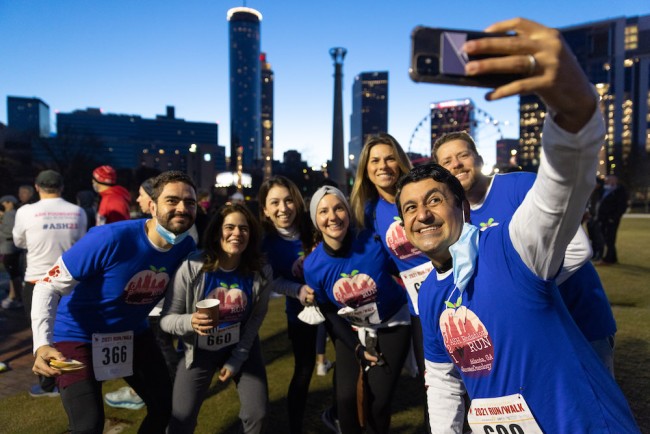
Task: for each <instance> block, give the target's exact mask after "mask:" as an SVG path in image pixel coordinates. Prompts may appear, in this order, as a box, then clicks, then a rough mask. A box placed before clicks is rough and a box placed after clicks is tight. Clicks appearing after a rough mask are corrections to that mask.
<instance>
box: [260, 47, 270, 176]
mask: <svg viewBox="0 0 650 434" xmlns="http://www.w3.org/2000/svg"><path fill="white" fill-rule="evenodd" d="M260 63H261V65H262V155H263V157H264V179H267V178H269V177H270V176H271V172H272V168H273V70H272V69H271V64H270V63H268V62H267V61H266V53H262V55H261V57H260Z"/></svg>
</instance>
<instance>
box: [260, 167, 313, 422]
mask: <svg viewBox="0 0 650 434" xmlns="http://www.w3.org/2000/svg"><path fill="white" fill-rule="evenodd" d="M258 198H259V206H260V221H261V222H262V226H263V227H264V230H265V237H264V241H263V243H262V250H263V251H264V253H266V256H267V258H268V261H269V264H270V265H271V267H272V268H273V277H274V278H275V281H274V282H273V289H274V290H275V292H277V293H279V294H284V295H286V304H285V311H286V314H287V330H288V334H289V339H290V340H291V349H292V351H293V359H294V368H293V376H292V377H291V382H290V383H289V391H288V393H287V407H288V415H289V432H290V433H292V434H299V433H302V430H303V429H302V428H303V419H304V415H305V408H306V405H307V394H308V392H309V383H310V381H311V377H312V373H313V371H314V366H315V363H316V334H317V328H318V326H316V325H311V324H306V323H304V322H302V321H301V320H300V319H298V314H299V313H300V312H301V311H302V309H303V306H304V305H307V304H310V303H312V302H313V299H314V295H313V291H312V290H311V288H309V286H307V285H306V284H305V279H304V276H303V259H304V258H305V254H307V253H309V252H310V251H311V250H312V248H313V242H314V233H313V229H312V226H311V224H310V222H309V219H308V217H307V213H306V212H305V202H304V201H303V199H302V196H301V195H300V190H298V187H296V185H295V184H294V183H293V182H292V181H290V180H289V179H287V178H285V177H283V176H273V177H271V178H269V179H267V180H266V181H264V182H263V183H262V186H261V187H260V190H259V194H258Z"/></svg>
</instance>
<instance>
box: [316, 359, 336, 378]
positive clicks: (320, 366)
mask: <svg viewBox="0 0 650 434" xmlns="http://www.w3.org/2000/svg"><path fill="white" fill-rule="evenodd" d="M330 369H332V362H330V361H329V360H325V363H317V364H316V375H318V376H321V377H324V376H326V375H327V371H329V370H330Z"/></svg>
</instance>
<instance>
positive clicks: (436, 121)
mask: <svg viewBox="0 0 650 434" xmlns="http://www.w3.org/2000/svg"><path fill="white" fill-rule="evenodd" d="M474 130H475V122H474V103H473V102H472V100H471V99H469V98H466V99H461V100H451V101H443V102H437V103H433V104H431V151H432V154H433V144H434V143H435V142H436V140H438V139H439V138H440V137H441V136H442V135H444V134H446V133H452V132H457V131H466V132H467V133H469V135H471V136H474V135H475V131H474Z"/></svg>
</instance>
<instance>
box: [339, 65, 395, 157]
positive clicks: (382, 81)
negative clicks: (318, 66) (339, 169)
mask: <svg viewBox="0 0 650 434" xmlns="http://www.w3.org/2000/svg"><path fill="white" fill-rule="evenodd" d="M387 131H388V71H379V72H362V73H361V74H359V75H357V76H356V77H354V83H353V84H352V114H351V115H350V145H349V146H348V154H349V159H350V167H351V168H353V167H354V166H356V165H355V164H354V163H355V162H356V161H359V155H360V154H361V149H362V148H363V144H364V143H365V142H366V138H367V137H368V136H369V135H371V134H377V133H385V132H387Z"/></svg>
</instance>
